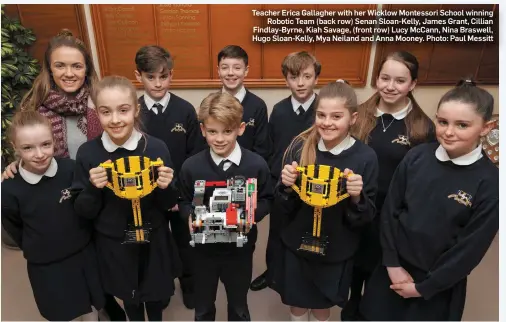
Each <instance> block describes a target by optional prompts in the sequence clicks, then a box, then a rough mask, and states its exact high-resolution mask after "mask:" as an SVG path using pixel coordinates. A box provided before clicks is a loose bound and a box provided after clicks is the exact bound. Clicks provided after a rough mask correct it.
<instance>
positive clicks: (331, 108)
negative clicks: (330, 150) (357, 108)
mask: <svg viewBox="0 0 506 322" xmlns="http://www.w3.org/2000/svg"><path fill="white" fill-rule="evenodd" d="M345 103H346V99H344V98H324V99H321V100H320V102H319V104H318V107H317V108H316V117H315V125H316V128H317V130H318V134H320V137H321V138H322V139H323V141H324V142H325V145H326V146H327V147H334V146H336V145H338V144H339V143H341V141H342V140H343V139H344V138H346V136H347V135H348V131H349V129H350V127H351V126H352V125H353V124H355V121H356V120H357V112H355V113H353V114H351V113H350V111H349V110H348V109H347V108H346V105H345Z"/></svg>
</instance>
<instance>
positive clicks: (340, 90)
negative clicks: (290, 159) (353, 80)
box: [283, 81, 357, 166]
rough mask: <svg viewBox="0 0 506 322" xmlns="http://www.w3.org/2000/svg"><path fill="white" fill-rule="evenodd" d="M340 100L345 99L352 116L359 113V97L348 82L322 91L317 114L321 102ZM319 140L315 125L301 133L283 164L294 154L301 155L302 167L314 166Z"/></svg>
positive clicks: (286, 153)
mask: <svg viewBox="0 0 506 322" xmlns="http://www.w3.org/2000/svg"><path fill="white" fill-rule="evenodd" d="M340 98H344V99H345V106H346V108H347V109H348V111H350V114H352V113H355V112H356V111H357V95H356V94H355V90H353V88H352V87H351V86H350V85H349V84H348V83H347V82H345V81H342V82H339V81H338V82H333V83H329V84H327V85H325V86H324V87H322V88H321V89H320V92H319V93H318V97H317V98H316V102H315V106H316V108H315V112H316V111H317V110H318V106H319V105H320V102H321V100H323V99H340ZM319 140H320V134H319V133H318V129H317V128H316V126H315V124H313V125H312V126H311V127H310V128H309V129H307V130H305V131H304V132H302V133H300V134H299V135H297V136H296V137H295V138H294V139H293V140H292V142H291V143H290V145H289V146H288V148H287V149H286V151H285V154H284V155H283V164H285V163H286V160H287V156H288V154H289V153H293V152H295V153H297V154H298V153H300V160H299V161H298V164H299V165H300V166H307V165H310V164H314V163H315V162H316V149H317V146H318V141H319ZM300 145H302V147H300V148H299V149H298V151H293V150H294V149H296V148H297V147H298V146H300Z"/></svg>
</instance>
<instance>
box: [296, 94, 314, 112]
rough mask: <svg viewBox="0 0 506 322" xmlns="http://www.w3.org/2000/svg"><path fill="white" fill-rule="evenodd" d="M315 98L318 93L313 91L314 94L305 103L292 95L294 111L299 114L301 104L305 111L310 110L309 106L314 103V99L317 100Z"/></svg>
mask: <svg viewBox="0 0 506 322" xmlns="http://www.w3.org/2000/svg"><path fill="white" fill-rule="evenodd" d="M315 98H316V93H313V96H311V97H310V98H309V99H308V100H307V101H306V102H305V103H304V104H301V103H300V102H299V101H297V100H296V99H295V98H294V97H293V95H292V98H291V101H292V108H293V111H294V112H295V113H296V114H297V115H299V106H301V105H302V108H303V109H304V112H307V110H309V107H310V106H311V104H313V101H314V100H315Z"/></svg>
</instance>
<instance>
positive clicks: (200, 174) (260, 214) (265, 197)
mask: <svg viewBox="0 0 506 322" xmlns="http://www.w3.org/2000/svg"><path fill="white" fill-rule="evenodd" d="M241 153H242V155H241V162H240V164H239V166H237V165H235V164H232V165H231V166H230V168H229V169H227V171H223V169H221V168H219V167H218V166H217V165H216V164H215V163H214V161H213V159H212V158H211V153H210V151H209V150H204V151H201V152H200V153H198V154H196V155H194V156H192V157H190V158H189V159H188V160H186V161H185V163H184V164H183V167H182V168H181V173H180V175H179V187H180V192H181V198H182V200H181V201H180V203H179V209H180V214H181V216H183V218H184V220H185V222H188V217H189V216H190V214H191V212H192V210H193V206H192V202H193V195H194V185H195V181H197V180H206V181H226V180H227V179H229V178H231V177H234V176H237V175H240V176H244V177H246V179H248V178H257V185H258V186H257V189H258V194H257V210H256V212H255V222H257V223H258V222H260V221H261V220H262V219H263V218H264V217H265V216H266V215H267V214H268V213H269V211H270V201H271V200H272V198H273V192H272V187H271V185H270V184H269V183H270V174H269V167H268V166H267V163H266V162H265V160H264V159H263V158H262V157H261V156H259V155H258V154H256V153H253V152H251V151H249V150H247V149H244V148H243V147H241ZM213 190H214V188H213V187H207V188H206V192H205V197H204V202H205V204H207V205H208V204H209V203H208V202H209V198H210V197H211V196H212V193H213ZM257 234H258V232H257V227H256V225H253V227H252V228H251V230H250V231H249V233H248V235H247V236H248V242H247V243H246V244H245V245H244V246H243V247H237V246H236V244H235V243H230V244H227V243H216V244H204V245H198V244H197V245H195V248H196V250H200V251H204V252H206V253H207V252H211V253H220V254H223V253H225V254H229V253H235V252H242V251H248V250H251V249H252V248H253V246H254V245H255V242H256V240H257Z"/></svg>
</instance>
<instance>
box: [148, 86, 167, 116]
mask: <svg viewBox="0 0 506 322" xmlns="http://www.w3.org/2000/svg"><path fill="white" fill-rule="evenodd" d="M169 100H170V92H169V91H167V93H165V96H164V97H162V99H161V100H159V101H158V102H157V101H155V100H154V99H152V98H151V97H150V96H149V95H148V94H146V93H144V103H146V106H147V108H148V110H150V111H151V110H152V111H153V112H155V114H158V110H157V109H156V108H153V105H155V104H156V103H159V104H162V106H163V108H162V113H163V112H165V109H166V108H167V105H169Z"/></svg>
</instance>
